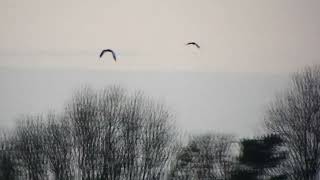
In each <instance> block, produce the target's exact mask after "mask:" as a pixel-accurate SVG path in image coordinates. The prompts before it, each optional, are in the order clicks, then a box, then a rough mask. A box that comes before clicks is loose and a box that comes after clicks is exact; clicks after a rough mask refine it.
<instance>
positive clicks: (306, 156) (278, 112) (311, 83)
mask: <svg viewBox="0 0 320 180" xmlns="http://www.w3.org/2000/svg"><path fill="white" fill-rule="evenodd" d="M291 82H292V84H291V86H290V87H289V88H288V89H287V90H286V91H285V93H283V95H282V96H279V97H278V98H277V100H276V101H275V102H274V103H272V104H271V106H270V108H269V109H268V111H267V116H266V119H265V125H266V129H267V130H268V131H269V132H271V133H276V134H279V135H280V136H281V138H282V139H283V140H284V143H285V147H286V149H287V151H288V158H287V161H285V163H283V164H282V165H281V167H279V171H282V172H283V173H286V174H287V175H288V177H289V178H290V179H293V180H312V179H314V178H315V176H316V174H317V172H318V170H319V165H320V164H319V163H320V111H319V110H320V66H314V67H306V68H305V69H303V70H302V71H301V72H297V73H295V74H293V76H292V81H291Z"/></svg>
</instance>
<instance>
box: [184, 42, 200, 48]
mask: <svg viewBox="0 0 320 180" xmlns="http://www.w3.org/2000/svg"><path fill="white" fill-rule="evenodd" d="M186 45H195V46H196V47H197V48H200V46H199V45H198V44H197V43H195V42H189V43H187V44H186Z"/></svg>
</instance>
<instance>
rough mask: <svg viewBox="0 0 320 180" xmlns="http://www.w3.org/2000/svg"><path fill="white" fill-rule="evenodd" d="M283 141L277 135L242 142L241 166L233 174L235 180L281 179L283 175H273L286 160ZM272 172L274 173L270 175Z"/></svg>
mask: <svg viewBox="0 0 320 180" xmlns="http://www.w3.org/2000/svg"><path fill="white" fill-rule="evenodd" d="M282 142H283V141H282V139H281V138H280V137H279V136H277V135H273V134H272V135H268V136H265V137H262V138H257V139H244V140H242V141H241V152H240V156H239V164H240V166H239V167H238V168H237V169H236V170H235V172H234V173H233V176H232V179H233V180H240V179H244V177H246V179H257V180H258V179H265V178H279V177H283V175H282V174H280V175H279V174H276V175H274V174H273V171H272V170H273V168H276V167H277V166H278V165H279V164H280V163H281V161H283V160H284V159H285V152H284V151H282V150H280V148H281V145H282ZM270 172H272V173H271V174H270Z"/></svg>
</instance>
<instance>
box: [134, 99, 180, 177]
mask: <svg viewBox="0 0 320 180" xmlns="http://www.w3.org/2000/svg"><path fill="white" fill-rule="evenodd" d="M145 102H146V103H145V105H144V109H143V113H142V116H143V129H142V137H141V153H140V154H141V162H140V167H141V169H140V176H139V179H142V180H145V179H154V180H155V179H161V178H164V177H165V175H166V174H165V172H166V171H167V170H168V168H169V163H170V159H171V158H172V156H173V153H174V148H175V147H174V145H175V144H176V140H177V138H176V135H177V134H176V129H175V126H174V124H173V121H172V114H171V113H170V112H169V111H168V109H167V108H166V107H165V106H164V105H163V104H159V103H154V102H153V101H150V100H149V101H145Z"/></svg>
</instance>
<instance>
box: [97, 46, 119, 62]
mask: <svg viewBox="0 0 320 180" xmlns="http://www.w3.org/2000/svg"><path fill="white" fill-rule="evenodd" d="M106 52H110V53H111V54H112V57H113V60H114V61H117V57H116V54H115V53H114V51H113V50H111V49H104V50H102V51H101V53H100V58H101V57H102V56H103V55H104V53H106Z"/></svg>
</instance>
